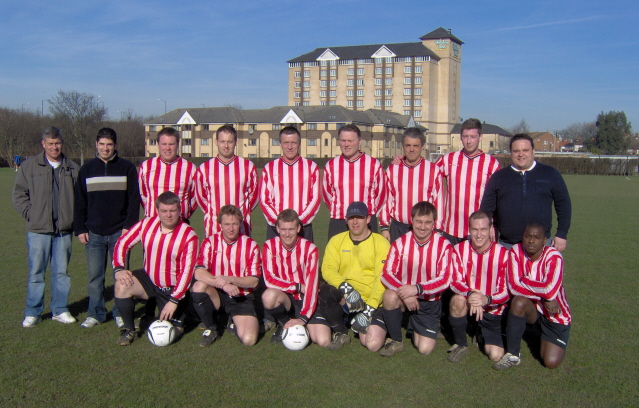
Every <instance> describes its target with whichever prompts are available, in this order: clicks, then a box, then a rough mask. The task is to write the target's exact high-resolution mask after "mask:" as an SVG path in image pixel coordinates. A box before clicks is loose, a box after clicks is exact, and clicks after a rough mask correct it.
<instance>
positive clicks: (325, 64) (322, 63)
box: [320, 60, 328, 67]
mask: <svg viewBox="0 0 639 408" xmlns="http://www.w3.org/2000/svg"><path fill="white" fill-rule="evenodd" d="M326 62H327V61H326V60H322V61H320V65H321V66H323V67H325V66H327V65H328V64H327V63H326Z"/></svg>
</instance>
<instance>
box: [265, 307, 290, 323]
mask: <svg viewBox="0 0 639 408" xmlns="http://www.w3.org/2000/svg"><path fill="white" fill-rule="evenodd" d="M264 311H265V312H268V313H270V315H271V316H273V318H274V319H275V321H276V322H277V324H279V325H284V324H286V322H288V321H289V316H288V310H286V308H285V307H284V305H279V306H278V307H276V308H273V309H266V308H264Z"/></svg>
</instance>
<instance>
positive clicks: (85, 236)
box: [78, 232, 89, 245]
mask: <svg viewBox="0 0 639 408" xmlns="http://www.w3.org/2000/svg"><path fill="white" fill-rule="evenodd" d="M78 239H79V240H80V242H81V243H82V244H84V245H86V244H88V243H89V233H88V232H85V233H84V234H80V235H78Z"/></svg>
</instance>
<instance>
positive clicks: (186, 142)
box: [182, 139, 191, 146]
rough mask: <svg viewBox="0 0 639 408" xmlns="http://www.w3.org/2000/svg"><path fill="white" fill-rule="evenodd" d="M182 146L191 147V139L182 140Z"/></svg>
mask: <svg viewBox="0 0 639 408" xmlns="http://www.w3.org/2000/svg"><path fill="white" fill-rule="evenodd" d="M182 146H191V139H182Z"/></svg>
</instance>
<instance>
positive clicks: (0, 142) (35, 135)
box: [0, 108, 44, 164]
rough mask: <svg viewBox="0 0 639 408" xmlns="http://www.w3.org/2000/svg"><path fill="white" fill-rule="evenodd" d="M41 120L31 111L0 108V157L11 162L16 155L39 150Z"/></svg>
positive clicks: (30, 153) (23, 155)
mask: <svg viewBox="0 0 639 408" xmlns="http://www.w3.org/2000/svg"><path fill="white" fill-rule="evenodd" d="M42 122H43V121H42V118H41V117H40V116H38V115H36V114H35V113H33V112H29V111H22V110H19V109H7V108H0V159H2V160H4V161H7V162H8V163H9V164H11V162H12V161H13V158H14V157H15V156H16V155H20V156H22V157H25V156H32V155H34V154H36V153H38V152H40V151H41V148H40V142H39V140H40V133H41V132H42V129H44V126H43V124H42Z"/></svg>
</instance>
